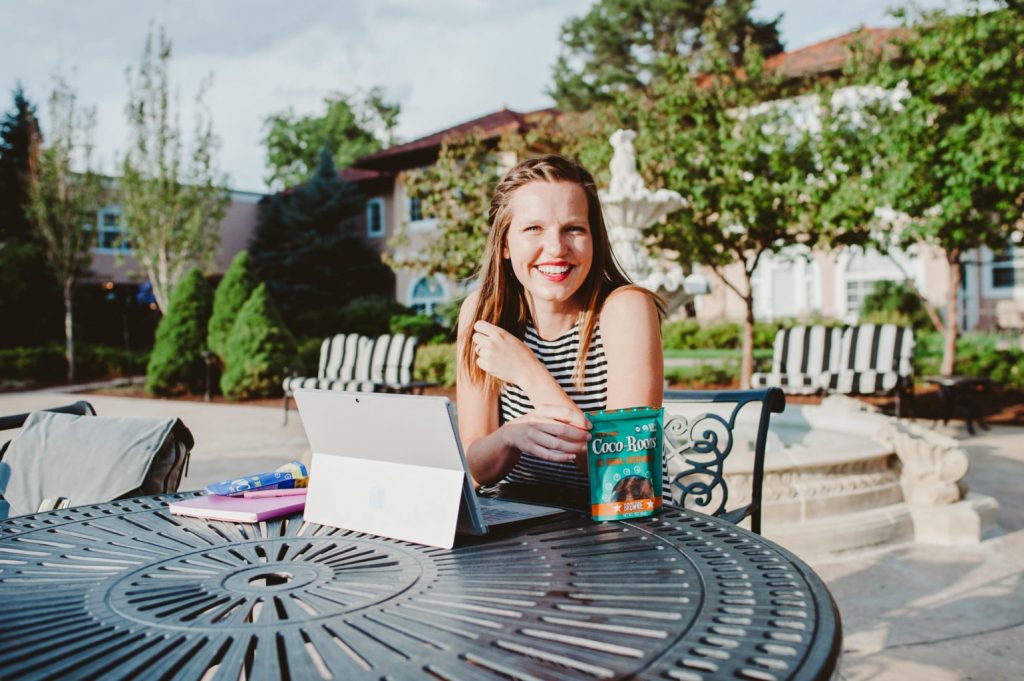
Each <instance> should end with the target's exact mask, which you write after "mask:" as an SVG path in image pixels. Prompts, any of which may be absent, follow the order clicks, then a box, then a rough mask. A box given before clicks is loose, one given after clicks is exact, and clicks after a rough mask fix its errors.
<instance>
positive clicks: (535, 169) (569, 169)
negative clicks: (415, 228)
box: [458, 155, 664, 394]
mask: <svg viewBox="0 0 1024 681" xmlns="http://www.w3.org/2000/svg"><path fill="white" fill-rule="evenodd" d="M531 182H570V183H572V184H575V185H577V186H578V187H580V188H581V189H582V190H583V193H584V194H585V195H586V197H587V220H588V222H589V223H590V235H591V241H592V242H593V248H594V255H593V260H592V261H591V264H590V271H589V272H587V276H586V278H585V279H584V280H583V283H582V284H580V288H579V290H578V291H577V292H576V295H577V296H579V299H580V300H583V301H584V305H583V309H582V310H581V311H580V315H579V320H578V324H579V327H580V349H579V354H577V356H576V362H575V366H574V368H573V373H572V377H573V382H574V384H575V385H576V387H577V388H582V387H583V380H584V375H583V374H584V370H585V368H586V358H587V351H588V350H589V349H590V339H591V336H592V335H593V334H594V327H595V326H597V318H598V313H599V312H600V310H601V307H602V306H603V305H604V301H605V300H606V299H607V298H608V295H609V294H610V293H611V292H612V291H614V290H615V289H617V288H620V287H622V286H632V285H633V284H632V282H631V281H630V280H629V277H627V276H626V274H625V273H624V272H623V271H622V268H620V267H619V264H618V263H617V262H616V260H615V256H614V255H613V254H612V248H611V243H610V242H609V240H608V230H607V228H606V227H605V224H604V215H603V213H602V211H601V202H600V199H598V196H597V185H596V184H595V183H594V178H593V176H592V175H591V174H590V173H589V172H588V171H587V169H586V168H584V167H583V166H581V165H580V164H579V163H577V162H575V161H572V160H570V159H567V158H563V157H562V156H555V155H548V156H541V157H538V158H531V159H528V160H526V161H523V162H522V163H520V164H519V165H517V166H516V167H514V168H512V170H510V171H508V173H506V175H505V177H504V178H503V179H502V181H501V182H499V183H498V186H497V187H496V188H495V190H494V197H493V198H492V199H491V208H490V211H489V213H488V217H489V221H490V225H491V231H490V233H489V234H488V237H487V246H486V247H485V249H484V258H483V262H482V263H481V264H480V273H479V275H478V279H479V281H480V289H479V297H478V298H477V302H476V309H475V310H474V312H473V318H472V320H470V324H469V325H467V327H466V331H465V332H464V334H463V336H462V337H460V338H459V343H460V345H459V352H458V355H459V364H460V365H461V366H462V367H464V368H465V369H466V374H467V375H468V376H469V378H470V380H472V381H473V382H474V383H479V382H483V385H484V389H485V391H486V392H488V393H491V394H496V393H498V392H500V391H501V389H502V382H501V381H500V380H498V379H497V378H495V377H493V376H491V375H489V374H487V373H486V372H484V370H483V369H481V368H480V367H478V366H477V364H476V356H475V354H474V352H473V344H472V343H470V342H469V337H470V336H471V335H472V333H473V324H474V323H476V322H477V321H478V320H480V319H482V320H484V321H486V322H490V323H491V324H494V325H495V326H500V327H501V328H503V329H505V330H506V331H508V332H510V333H512V334H514V335H515V336H516V337H517V338H522V337H523V336H524V335H525V333H526V323H527V317H528V315H529V309H528V306H527V302H526V295H525V293H524V291H523V285H522V284H521V283H520V282H519V279H517V278H516V275H515V272H513V270H512V263H511V262H510V261H508V260H506V259H505V257H504V249H505V245H506V244H507V242H508V232H509V228H510V226H511V224H512V207H511V203H512V195H513V194H514V193H515V192H516V190H517V189H519V188H520V187H523V186H524V185H527V184H529V183H531ZM637 288H638V289H639V290H641V291H643V292H644V293H647V294H648V295H650V296H651V297H652V298H654V300H655V303H656V305H657V306H658V310H659V312H662V313H663V312H664V304H663V303H662V302H661V299H660V298H658V297H657V296H656V295H654V294H653V293H651V292H650V291H648V290H647V289H643V288H639V287H637Z"/></svg>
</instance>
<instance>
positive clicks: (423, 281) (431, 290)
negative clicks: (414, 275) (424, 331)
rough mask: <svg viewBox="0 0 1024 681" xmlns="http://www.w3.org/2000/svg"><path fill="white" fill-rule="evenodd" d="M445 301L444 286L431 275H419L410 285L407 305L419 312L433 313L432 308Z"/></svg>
mask: <svg viewBox="0 0 1024 681" xmlns="http://www.w3.org/2000/svg"><path fill="white" fill-rule="evenodd" d="M444 302H446V296H445V294H444V286H442V285H441V282H439V281H438V280H437V279H434V278H433V277H421V278H420V279H419V280H418V281H417V282H416V284H415V285H414V286H413V287H412V295H411V296H410V300H409V307H411V308H413V309H414V310H416V312H418V313H420V314H429V315H432V314H434V308H435V307H436V306H438V305H440V304H441V303H444Z"/></svg>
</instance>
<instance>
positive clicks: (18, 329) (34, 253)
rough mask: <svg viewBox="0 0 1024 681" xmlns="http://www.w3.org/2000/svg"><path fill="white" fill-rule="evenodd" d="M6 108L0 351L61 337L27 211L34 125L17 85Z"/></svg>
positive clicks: (35, 154)
mask: <svg viewBox="0 0 1024 681" xmlns="http://www.w3.org/2000/svg"><path fill="white" fill-rule="evenodd" d="M12 104H13V105H12V107H11V109H10V111H8V112H7V113H5V114H4V116H3V118H2V119H0V319H3V320H4V333H3V334H2V335H0V347H4V346H10V347H16V346H19V345H41V344H44V343H46V342H48V341H50V340H52V339H55V338H59V337H60V336H61V335H62V333H63V329H62V327H61V324H60V320H61V314H60V312H59V310H61V308H62V303H61V294H60V289H59V288H58V286H57V283H56V280H55V279H54V277H53V275H52V274H51V273H50V268H49V265H48V263H47V261H46V253H45V249H44V244H43V240H42V236H41V235H40V234H39V232H38V230H36V229H35V228H34V226H33V224H32V222H31V220H30V219H29V216H28V209H27V204H28V188H29V180H30V178H31V177H32V175H33V173H35V172H36V170H37V169H38V162H39V146H40V133H39V122H38V120H37V119H36V111H35V106H34V105H33V104H32V103H31V102H30V101H29V100H28V99H27V98H26V97H25V93H24V91H23V90H22V88H21V86H20V85H19V86H17V87H16V88H15V90H14V93H13V103H12ZM51 311H53V313H54V314H51Z"/></svg>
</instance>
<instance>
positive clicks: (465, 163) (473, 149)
mask: <svg viewBox="0 0 1024 681" xmlns="http://www.w3.org/2000/svg"><path fill="white" fill-rule="evenodd" d="M501 172H502V169H501V167H500V166H499V163H498V158H497V156H496V154H495V153H494V150H493V149H492V148H491V146H490V145H488V144H487V143H486V142H485V141H484V140H483V139H482V138H481V137H479V136H478V135H476V134H470V135H467V136H465V137H459V138H454V139H448V140H446V141H445V142H443V143H442V145H441V151H440V152H439V156H438V159H437V163H435V164H434V165H432V166H428V167H426V168H420V169H416V170H412V171H408V172H405V173H402V176H401V181H402V183H403V185H404V186H405V190H406V193H407V194H408V195H409V196H416V197H419V198H420V200H421V201H422V206H423V217H425V218H436V219H437V229H436V230H435V231H434V233H433V234H432V235H431V238H430V240H429V241H428V242H427V243H426V244H423V245H420V244H418V243H414V242H413V237H412V236H411V235H410V234H409V233H408V231H407V227H406V226H405V225H404V224H403V225H401V226H400V227H399V230H398V232H397V233H396V235H395V236H394V237H392V239H391V240H390V242H389V244H388V245H389V247H390V252H389V253H388V255H387V257H388V264H389V265H391V267H393V268H395V269H398V268H419V269H423V270H426V272H428V273H430V274H435V273H441V274H445V275H447V276H449V277H451V278H453V279H455V280H464V279H468V278H470V277H472V276H473V275H474V274H475V273H476V271H477V268H478V267H479V266H480V262H481V260H482V259H483V253H484V246H485V245H486V243H487V234H488V232H489V231H490V227H489V225H488V221H487V213H488V210H489V209H490V205H491V194H492V193H493V192H494V187H495V185H497V183H498V181H499V180H500V179H501Z"/></svg>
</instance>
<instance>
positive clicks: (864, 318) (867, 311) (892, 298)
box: [860, 281, 932, 330]
mask: <svg viewBox="0 0 1024 681" xmlns="http://www.w3.org/2000/svg"><path fill="white" fill-rule="evenodd" d="M860 323H861V324H887V323H894V324H899V325H900V326H909V327H912V328H914V329H917V330H924V329H928V328H930V327H931V325H932V324H931V319H929V317H928V313H927V312H926V311H925V309H924V305H922V304H921V297H920V296H918V295H917V293H916V292H915V291H914V289H912V288H911V287H910V286H909V285H907V283H906V282H902V281H879V282H876V283H875V288H874V290H872V291H871V293H869V294H868V295H867V296H865V298H864V303H863V304H862V305H861V309H860Z"/></svg>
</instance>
